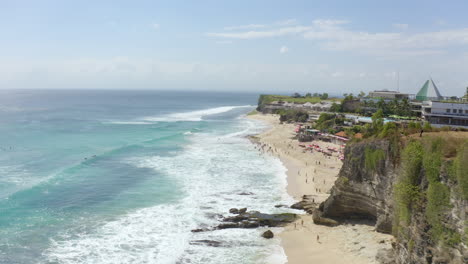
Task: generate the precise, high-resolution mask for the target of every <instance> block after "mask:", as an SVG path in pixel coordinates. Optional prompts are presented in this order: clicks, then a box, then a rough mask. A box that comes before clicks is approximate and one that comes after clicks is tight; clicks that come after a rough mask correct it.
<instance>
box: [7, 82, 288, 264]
mask: <svg viewBox="0 0 468 264" xmlns="http://www.w3.org/2000/svg"><path fill="white" fill-rule="evenodd" d="M256 100H257V95H254V94H227V93H202V92H200V93H193V92H177V93H174V92H154V91H28V90H22V91H20V90H17V91H0V263H70V264H71V263H237V264H238V263H283V262H284V261H285V256H284V254H283V253H282V250H281V248H280V246H279V240H277V239H273V240H265V239H262V238H261V237H260V234H261V232H262V231H264V230H262V229H257V230H255V229H252V230H241V229H226V230H218V231H212V232H202V233H192V232H190V230H191V229H195V228H202V227H210V226H214V225H216V223H217V221H218V219H217V217H218V214H224V215H227V211H228V210H229V208H232V207H248V208H249V209H252V210H260V211H263V212H281V211H283V210H282V209H276V208H275V207H274V205H276V204H284V203H289V202H291V200H290V198H289V197H288V196H287V194H286V193H285V185H286V181H285V174H284V173H285V168H284V167H283V166H282V164H281V163H280V161H279V160H277V159H275V158H273V157H269V156H264V155H260V154H259V153H258V152H257V151H256V150H255V149H254V146H253V145H252V144H251V143H250V142H249V141H248V140H247V139H245V136H246V135H249V134H254V133H257V132H259V131H262V130H263V129H265V125H264V124H261V123H258V122H257V121H252V120H248V119H245V118H243V116H244V115H245V114H246V113H248V112H249V111H251V110H252V109H254V105H255V104H256ZM242 192H251V193H252V195H240V193H242ZM203 239H209V240H216V241H219V242H221V243H222V244H221V245H222V246H220V247H209V246H204V245H195V244H193V243H190V242H191V241H194V240H203Z"/></svg>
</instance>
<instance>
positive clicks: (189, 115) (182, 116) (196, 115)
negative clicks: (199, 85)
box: [142, 105, 253, 122]
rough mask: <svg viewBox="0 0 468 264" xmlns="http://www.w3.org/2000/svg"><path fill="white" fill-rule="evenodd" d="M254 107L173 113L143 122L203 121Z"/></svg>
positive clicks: (145, 118) (224, 107)
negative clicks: (209, 117)
mask: <svg viewBox="0 0 468 264" xmlns="http://www.w3.org/2000/svg"><path fill="white" fill-rule="evenodd" d="M248 107H253V106H251V105H241V106H222V107H215V108H209V109H203V110H196V111H191V112H183V113H173V114H168V115H166V116H149V117H144V118H142V120H144V121H150V122H177V121H201V120H202V119H203V117H205V116H210V115H216V114H221V113H225V112H229V111H231V110H234V109H236V108H248Z"/></svg>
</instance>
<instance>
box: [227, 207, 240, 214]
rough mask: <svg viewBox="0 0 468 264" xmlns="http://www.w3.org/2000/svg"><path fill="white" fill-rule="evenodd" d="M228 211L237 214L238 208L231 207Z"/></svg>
mask: <svg viewBox="0 0 468 264" xmlns="http://www.w3.org/2000/svg"><path fill="white" fill-rule="evenodd" d="M229 212H230V213H231V214H238V213H239V209H237V208H231V209H229Z"/></svg>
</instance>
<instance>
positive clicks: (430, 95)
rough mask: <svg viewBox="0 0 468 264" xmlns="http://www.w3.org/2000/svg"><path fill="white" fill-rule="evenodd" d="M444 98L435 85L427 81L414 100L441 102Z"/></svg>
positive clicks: (431, 81)
mask: <svg viewBox="0 0 468 264" xmlns="http://www.w3.org/2000/svg"><path fill="white" fill-rule="evenodd" d="M443 99H444V97H443V96H442V95H441V94H440V92H439V89H437V86H436V85H435V83H434V81H433V80H432V79H430V80H427V81H426V82H425V83H424V85H423V86H422V87H421V89H420V90H419V92H418V93H417V94H416V100H418V101H431V100H443Z"/></svg>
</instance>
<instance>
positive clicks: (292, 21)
mask: <svg viewBox="0 0 468 264" xmlns="http://www.w3.org/2000/svg"><path fill="white" fill-rule="evenodd" d="M276 24H277V25H280V26H291V25H297V24H299V22H298V21H297V19H295V18H291V19H286V20H281V21H278V22H276Z"/></svg>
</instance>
